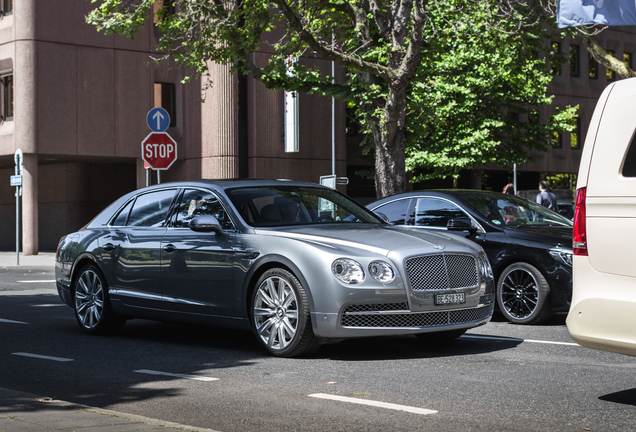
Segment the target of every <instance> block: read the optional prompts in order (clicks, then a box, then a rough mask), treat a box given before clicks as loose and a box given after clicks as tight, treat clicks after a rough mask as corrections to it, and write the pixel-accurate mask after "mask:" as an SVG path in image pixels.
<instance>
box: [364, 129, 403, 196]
mask: <svg viewBox="0 0 636 432" xmlns="http://www.w3.org/2000/svg"><path fill="white" fill-rule="evenodd" d="M374 126H377V127H373V128H372V129H373V139H374V141H375V193H376V195H377V198H378V199H382V198H385V197H388V196H391V195H395V194H398V193H402V192H404V191H405V190H406V162H405V161H406V154H405V144H404V143H405V137H404V127H402V128H401V129H400V130H398V131H397V133H396V134H395V136H393V139H389V134H388V133H387V130H386V124H380V125H374Z"/></svg>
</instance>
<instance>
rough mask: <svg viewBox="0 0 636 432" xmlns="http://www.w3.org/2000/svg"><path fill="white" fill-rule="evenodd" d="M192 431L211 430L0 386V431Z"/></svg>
mask: <svg viewBox="0 0 636 432" xmlns="http://www.w3.org/2000/svg"><path fill="white" fill-rule="evenodd" d="M77 430H85V431H97V432H127V431H131V432H132V431H156V430H168V431H176V430H179V431H184V430H185V431H195V432H214V431H212V430H211V429H201V428H195V427H192V426H186V425H180V424H176V423H171V422H165V421H161V420H155V419H151V418H148V417H141V416H137V415H132V414H124V413H120V412H116V411H109V410H104V409H99V408H91V407H87V406H83V405H78V404H72V403H69V402H63V401H57V400H49V399H47V398H42V397H40V396H36V395H33V394H29V393H22V392H18V391H13V390H8V389H3V388H0V431H2V432H24V431H38V432H49V431H51V432H53V431H77Z"/></svg>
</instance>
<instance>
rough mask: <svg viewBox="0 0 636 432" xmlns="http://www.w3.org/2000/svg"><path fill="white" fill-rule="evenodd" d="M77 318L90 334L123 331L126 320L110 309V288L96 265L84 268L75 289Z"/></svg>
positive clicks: (74, 297) (74, 298) (76, 281)
mask: <svg viewBox="0 0 636 432" xmlns="http://www.w3.org/2000/svg"><path fill="white" fill-rule="evenodd" d="M73 303H74V309H75V318H77V322H78V324H79V326H80V328H81V329H82V330H84V332H86V333H88V334H106V333H111V332H114V331H117V330H119V329H121V328H122V327H123V326H124V324H126V320H125V319H124V318H123V317H121V316H119V315H116V314H115V312H113V310H112V308H111V307H110V300H109V299H108V286H107V285H106V279H105V278H104V275H103V274H102V272H101V271H100V270H99V268H97V266H96V265H94V264H89V265H87V266H86V267H84V268H82V269H81V270H80V272H79V274H78V275H77V279H76V280H75V286H74V289H73Z"/></svg>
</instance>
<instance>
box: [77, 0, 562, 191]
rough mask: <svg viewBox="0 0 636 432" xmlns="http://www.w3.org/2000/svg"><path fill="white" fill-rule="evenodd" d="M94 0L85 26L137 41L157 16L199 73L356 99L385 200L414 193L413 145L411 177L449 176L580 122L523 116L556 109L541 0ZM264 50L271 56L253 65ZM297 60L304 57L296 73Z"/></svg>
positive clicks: (503, 159) (169, 52) (169, 46)
mask: <svg viewBox="0 0 636 432" xmlns="http://www.w3.org/2000/svg"><path fill="white" fill-rule="evenodd" d="M92 1H93V2H94V3H98V6H97V7H96V8H95V9H94V10H93V11H92V12H91V14H90V15H89V17H88V22H90V23H92V24H94V25H96V26H97V28H98V29H99V30H102V31H105V32H106V33H119V34H124V35H127V36H129V37H131V38H132V37H134V36H135V34H136V32H137V31H138V30H139V28H140V27H142V26H144V25H145V24H146V23H147V22H148V16H149V11H152V13H154V14H155V16H156V22H157V24H156V25H157V27H158V29H159V30H160V31H161V35H162V36H161V39H160V46H159V50H160V51H162V52H165V53H166V56H170V57H172V58H174V59H175V60H176V61H177V62H178V63H179V64H180V65H182V66H184V67H185V68H186V69H188V70H191V71H193V75H194V76H196V77H202V78H205V77H206V76H207V75H208V68H209V66H210V62H216V63H220V64H229V65H232V67H233V69H234V71H241V72H243V73H249V74H252V75H253V76H254V77H255V78H256V79H258V80H259V81H261V82H262V83H263V84H264V85H265V86H266V87H268V88H270V89H285V90H298V91H306V92H310V93H312V92H315V93H319V94H322V95H333V96H336V97H339V98H341V99H343V100H345V101H346V102H348V103H350V104H352V105H354V106H355V107H356V109H357V111H358V118H359V119H360V120H361V122H362V124H363V126H364V131H365V132H366V133H367V134H368V135H369V136H370V137H372V138H373V151H374V154H375V183H376V193H377V195H378V197H380V198H381V197H385V196H388V195H391V194H394V193H399V192H402V191H404V190H405V188H406V155H407V143H408V147H409V148H408V154H409V159H408V160H409V169H411V170H415V169H416V168H417V167H432V168H436V169H438V173H441V174H440V175H442V174H444V173H447V172H449V171H450V170H453V172H454V170H455V169H456V168H457V167H471V166H475V165H478V164H482V163H487V162H495V163H499V164H504V163H509V162H511V161H517V162H521V161H522V160H524V157H525V155H526V154H527V152H526V151H525V149H526V148H528V147H529V148H544V147H545V144H546V143H547V134H548V132H549V130H552V129H555V128H556V129H558V128H565V127H566V125H565V123H567V119H568V118H571V117H572V113H571V111H568V112H566V113H565V114H563V115H561V117H560V118H553V119H551V121H547V122H545V123H542V122H541V121H539V122H536V123H533V122H527V121H526V119H525V118H524V115H526V114H527V113H529V112H532V110H533V109H536V108H538V107H540V106H541V105H543V104H546V103H549V102H550V98H548V97H546V96H545V87H546V86H547V82H548V81H549V72H548V69H547V66H546V62H545V56H546V55H547V56H548V57H549V56H550V53H549V52H547V51H546V46H545V41H546V39H542V38H545V36H546V34H547V33H546V32H545V25H546V22H545V20H544V17H545V10H544V8H543V6H542V4H541V2H540V1H533V0H516V1H515V2H509V1H508V0H391V1H389V0H174V2H173V4H174V6H175V8H174V9H172V8H171V7H169V6H164V7H160V8H156V7H155V5H156V4H157V1H155V0H92ZM169 2H172V0H167V1H164V2H163V3H164V4H169ZM159 3H161V2H159ZM511 5H513V6H514V8H513V7H512V6H511ZM542 44H543V45H542ZM259 51H260V52H266V53H267V54H268V57H267V61H266V62H262V61H260V58H259V61H256V60H255V58H256V57H255V56H254V55H253V53H255V52H259ZM316 55H318V56H320V57H322V58H326V59H330V60H334V61H336V62H337V63H338V64H340V65H341V66H342V67H343V68H344V70H345V72H346V77H345V79H344V80H342V81H341V82H334V81H333V79H332V77H331V76H330V74H328V73H327V74H325V73H323V72H321V70H320V69H319V68H318V65H317V62H316V61H315V59H316V57H317V56H316ZM289 58H300V59H301V60H300V61H299V62H297V63H293V66H292V69H293V70H292V72H293V73H289V72H290V71H289V69H288V67H289V64H288V63H287V60H288V59H289ZM512 112H516V113H517V114H519V115H520V116H521V117H519V118H520V119H521V120H516V121H513V120H512V116H511V115H509V114H510V113H512ZM526 117H527V115H526ZM544 120H545V119H544Z"/></svg>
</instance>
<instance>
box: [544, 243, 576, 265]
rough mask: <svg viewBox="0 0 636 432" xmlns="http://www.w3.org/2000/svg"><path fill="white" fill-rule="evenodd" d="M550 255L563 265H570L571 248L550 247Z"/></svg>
mask: <svg viewBox="0 0 636 432" xmlns="http://www.w3.org/2000/svg"><path fill="white" fill-rule="evenodd" d="M549 252H550V255H552V258H554V259H555V260H557V261H558V262H560V263H561V264H563V265H566V266H568V267H572V249H567V248H563V247H555V248H552V249H550V251H549Z"/></svg>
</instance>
